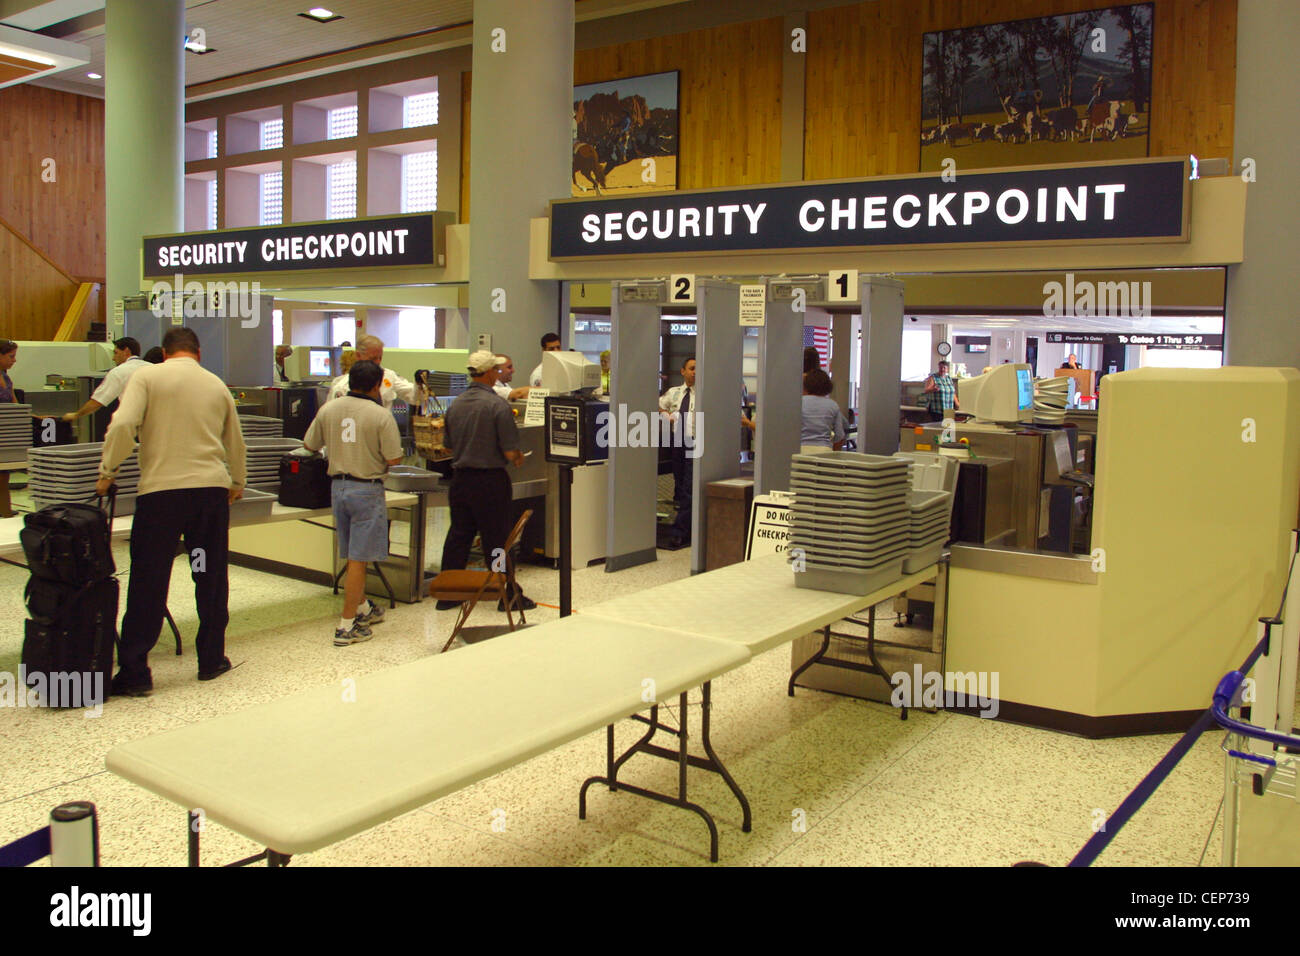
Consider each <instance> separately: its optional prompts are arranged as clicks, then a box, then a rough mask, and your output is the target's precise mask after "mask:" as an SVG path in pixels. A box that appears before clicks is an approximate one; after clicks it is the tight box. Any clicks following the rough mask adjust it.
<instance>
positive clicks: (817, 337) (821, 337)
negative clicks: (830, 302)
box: [803, 325, 831, 369]
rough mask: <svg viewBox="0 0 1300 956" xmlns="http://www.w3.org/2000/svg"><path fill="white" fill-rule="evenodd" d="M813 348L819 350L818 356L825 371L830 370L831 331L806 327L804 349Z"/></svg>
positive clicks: (813, 326) (804, 328) (816, 327)
mask: <svg viewBox="0 0 1300 956" xmlns="http://www.w3.org/2000/svg"><path fill="white" fill-rule="evenodd" d="M810 345H811V346H812V347H813V348H815V349H816V350H817V355H818V356H819V357H820V359H821V367H822V368H823V369H826V368H830V365H831V330H830V329H823V328H819V327H818V326H815V325H805V326H804V327H803V347H804V348H808V346H810Z"/></svg>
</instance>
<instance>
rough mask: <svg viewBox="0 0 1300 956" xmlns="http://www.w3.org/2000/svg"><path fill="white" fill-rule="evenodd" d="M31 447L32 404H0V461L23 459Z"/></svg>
mask: <svg viewBox="0 0 1300 956" xmlns="http://www.w3.org/2000/svg"><path fill="white" fill-rule="evenodd" d="M31 447H32V406H30V405H15V404H14V403H12V402H7V403H5V404H3V405H0V462H11V461H25V460H26V459H27V449H29V448H31Z"/></svg>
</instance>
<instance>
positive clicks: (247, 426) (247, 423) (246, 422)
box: [239, 415, 284, 439]
mask: <svg viewBox="0 0 1300 956" xmlns="http://www.w3.org/2000/svg"><path fill="white" fill-rule="evenodd" d="M239 425H240V427H241V428H242V429H243V431H244V438H246V439H247V438H281V437H283V435H284V422H282V421H280V419H278V418H268V417H266V416H265V415H240V416H239Z"/></svg>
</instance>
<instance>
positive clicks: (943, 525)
mask: <svg viewBox="0 0 1300 956" xmlns="http://www.w3.org/2000/svg"><path fill="white" fill-rule="evenodd" d="M908 508H909V510H910V511H911V522H910V524H909V528H908V539H907V543H908V548H909V552H908V555H907V558H906V559H905V560H904V561H903V573H904V574H912V573H914V572H916V571H920V570H921V569H922V568H927V567H929V566H930V565H932V564H934V563H935V562H936V561H938V560H939V558H940V557H941V556H942V555H943V546H944V545H945V544H947V543H948V534H949V527H950V526H951V524H952V492H949V491H910V492H908Z"/></svg>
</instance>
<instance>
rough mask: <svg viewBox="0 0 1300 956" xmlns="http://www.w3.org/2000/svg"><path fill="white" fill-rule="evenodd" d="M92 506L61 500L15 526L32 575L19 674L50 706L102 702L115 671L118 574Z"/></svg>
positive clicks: (108, 537) (106, 526)
mask: <svg viewBox="0 0 1300 956" xmlns="http://www.w3.org/2000/svg"><path fill="white" fill-rule="evenodd" d="M115 504H116V497H115V496H112V495H110V497H109V513H108V514H107V515H105V514H104V512H103V511H102V510H101V509H99V508H97V507H91V506H89V505H77V504H59V505H51V506H50V507H48V508H43V509H41V510H40V511H38V512H35V513H34V514H30V515H28V516H27V517H26V518H25V519H24V525H25V527H24V528H23V530H22V531H21V532H20V538H21V539H22V544H23V550H24V551H25V552H26V554H27V561H28V566H29V567H30V568H31V572H32V575H31V578H30V579H29V580H28V582H27V588H26V590H25V591H24V592H23V597H24V600H25V601H26V604H27V612H28V614H30V615H31V617H30V619H29V620H27V621H26V622H25V631H24V637H23V653H22V666H23V673H24V681H25V682H26V684H27V686H28V687H29V688H31V689H32V691H33V692H34V693H35V694H36V695H37V696H38V697H39V698H40V701H41V703H43V704H45V705H46V706H50V707H88V706H95V705H98V704H102V703H103V701H104V699H105V698H106V697H107V696H108V686H109V681H110V680H111V679H112V676H113V649H114V647H116V645H117V608H118V598H119V591H118V581H117V578H115V577H114V576H113V573H114V569H115V566H114V563H113V554H112V550H111V542H112V526H113V525H112V520H113V511H114V510H115Z"/></svg>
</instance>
